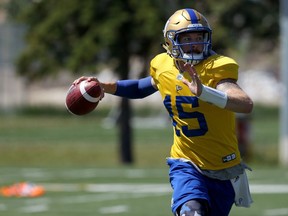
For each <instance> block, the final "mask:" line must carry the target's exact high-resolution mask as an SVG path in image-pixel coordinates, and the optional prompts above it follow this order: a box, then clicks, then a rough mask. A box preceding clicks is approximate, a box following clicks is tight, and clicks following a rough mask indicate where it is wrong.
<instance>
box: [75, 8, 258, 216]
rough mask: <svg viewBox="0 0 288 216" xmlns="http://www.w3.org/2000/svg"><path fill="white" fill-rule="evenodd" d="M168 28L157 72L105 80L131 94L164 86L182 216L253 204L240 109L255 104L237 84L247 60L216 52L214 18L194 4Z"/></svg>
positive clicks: (217, 214) (111, 88) (176, 203)
mask: <svg viewBox="0 0 288 216" xmlns="http://www.w3.org/2000/svg"><path fill="white" fill-rule="evenodd" d="M163 33H164V41H165V43H164V44H163V47H164V48H165V50H166V52H165V53H161V54H158V55H157V56H156V57H154V58H153V59H152V61H151V65H150V76H149V77H146V78H143V79H139V80H118V81H116V82H112V83H105V82H101V86H102V88H103V89H104V92H105V93H108V94H113V95H117V96H120V97H126V98H131V99H133V98H144V97H146V96H148V95H150V94H153V93H154V92H155V91H157V90H158V91H159V92H160V94H161V96H162V102H163V104H164V106H165V108H166V109H167V112H168V114H169V116H170V117H171V120H172V125H173V127H174V141H173V145H172V147H171V155H170V157H169V158H168V159H167V164H168V165H169V167H170V172H169V176H170V183H171V187H172V189H173V195H172V211H173V213H174V215H175V216H196V215H202V216H207V215H213V216H225V215H228V214H229V212H230V210H231V208H232V205H233V203H235V204H236V205H237V206H245V207H248V206H250V204H251V202H252V199H251V196H250V191H249V186H248V180H247V176H246V173H245V169H246V168H247V166H246V165H245V164H244V163H243V162H242V161H241V156H240V153H239V150H238V143H237V137H236V134H235V112H239V113H250V112H251V111H252V109H253V102H252V100H251V99H250V97H249V96H248V95H247V94H246V93H245V92H244V91H243V90H242V89H241V88H240V87H239V85H238V84H237V79H238V67H239V66H238V64H237V63H236V62H235V60H233V59H231V58H229V57H226V56H223V55H220V54H217V53H215V52H214V51H213V50H212V43H211V34H212V30H211V28H210V26H209V23H208V22H207V20H206V18H205V17H204V16H203V15H202V14H201V13H199V12H198V11H196V10H194V9H181V10H178V11H176V12H175V13H174V14H173V15H172V16H171V17H170V18H169V19H168V21H167V23H166V25H165V27H164V30H163ZM85 79H88V80H97V78H94V77H81V78H79V79H78V80H76V81H75V83H79V82H80V81H82V80H85Z"/></svg>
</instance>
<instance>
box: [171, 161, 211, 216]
mask: <svg viewBox="0 0 288 216" xmlns="http://www.w3.org/2000/svg"><path fill="white" fill-rule="evenodd" d="M167 163H168V165H169V166H170V172H169V177H170V183H171V187H172V189H173V195H172V201H171V207H172V212H173V213H174V214H176V211H177V209H179V207H180V206H182V205H183V204H184V203H186V202H188V201H189V200H206V201H207V202H209V201H210V199H209V191H208V189H207V185H206V180H207V177H205V176H203V175H202V174H201V173H200V172H199V171H197V169H196V168H195V167H194V166H193V165H192V164H190V163H187V162H183V161H181V160H178V159H168V160H167Z"/></svg>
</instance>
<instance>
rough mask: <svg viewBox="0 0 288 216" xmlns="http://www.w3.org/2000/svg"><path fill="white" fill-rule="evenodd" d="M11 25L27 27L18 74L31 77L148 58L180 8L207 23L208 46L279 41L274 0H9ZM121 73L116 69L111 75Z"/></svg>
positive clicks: (270, 44) (222, 47)
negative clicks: (194, 11) (210, 33)
mask: <svg viewBox="0 0 288 216" xmlns="http://www.w3.org/2000/svg"><path fill="white" fill-rule="evenodd" d="M6 7H7V8H8V10H9V14H10V18H11V20H13V21H17V22H21V23H23V24H24V25H25V26H27V35H26V40H27V46H26V49H25V50H24V52H23V53H22V55H21V56H20V58H19V61H18V67H17V68H18V72H19V73H20V74H22V75H24V76H28V77H29V78H30V79H32V78H33V79H34V78H39V77H43V76H46V75H49V74H51V73H57V72H59V69H63V68H64V69H69V70H70V71H71V72H74V73H83V71H87V70H88V71H92V72H95V71H97V65H98V64H99V63H101V64H102V63H105V64H107V65H110V66H114V67H116V69H117V66H119V61H121V60H122V57H123V55H128V57H129V56H131V55H140V56H142V57H143V58H148V59H149V58H150V57H151V55H154V54H156V53H158V52H160V51H162V50H161V48H160V46H159V45H160V43H162V29H163V26H164V24H165V22H166V20H167V19H168V18H169V16H170V15H171V14H172V13H173V12H174V11H175V10H177V9H179V8H185V7H192V8H195V9H197V10H199V11H200V12H202V13H203V14H204V15H205V16H206V17H207V18H208V20H209V22H210V24H211V26H212V28H213V30H214V32H213V47H214V49H215V50H216V51H221V52H224V53H225V51H227V50H228V49H229V50H231V49H232V50H235V49H239V46H241V45H243V40H247V41H246V43H247V46H248V48H247V49H253V48H255V47H258V48H259V47H260V46H259V44H262V43H265V46H263V47H264V48H263V49H264V51H268V50H271V48H273V46H275V45H276V44H277V42H278V34H279V23H278V16H279V15H278V11H279V1H278V0H277V1H274V0H263V1H257V0H256V1H255V0H242V1H237V0H230V1H226V0H220V1H203V0H194V1H183V0H182V1H181V0H178V1H176V0H146V1H137V0H122V1H113V0H97V1H94V0H85V1H77V0H49V1H43V0H42V1H41V0H40V1H35V0H22V1H17V0H11V1H9V3H8V5H6ZM117 71H118V72H119V71H120V72H121V69H120V70H116V72H117Z"/></svg>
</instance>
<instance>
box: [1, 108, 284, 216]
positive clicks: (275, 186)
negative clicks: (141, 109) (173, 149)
mask: <svg viewBox="0 0 288 216" xmlns="http://www.w3.org/2000/svg"><path fill="white" fill-rule="evenodd" d="M105 115H106V113H105V112H104V113H101V112H99V113H97V112H96V113H95V114H93V115H89V116H86V117H81V118H79V117H71V116H70V115H68V114H65V113H64V114H63V113H61V112H55V113H54V112H51V111H49V112H43V111H40V112H38V111H36V112H35V111H34V112H32V113H31V112H25V113H24V114H19V113H16V114H11V113H10V114H2V115H1V124H0V176H1V177H0V185H9V184H12V183H15V182H20V181H30V182H33V183H36V184H40V185H43V186H44V187H45V189H46V194H45V195H44V196H43V197H40V198H5V197H0V215H3V216H4V215H5V216H18V215H19V216H20V215H33V216H34V215H35V216H58V215H59V216H65V215H69V216H83V215H85V216H90V215H91V216H92V215H93V216H94V215H99V216H102V215H117V216H124V215H125V216H132V215H133V216H135V215H137V216H142V215H143V216H144V215H145V216H146V215H153V216H166V215H172V214H171V212H170V196H171V189H170V186H169V184H168V177H167V167H166V165H165V157H166V156H167V155H168V153H169V148H170V143H171V140H172V135H171V128H170V127H169V128H166V127H164V128H161V127H159V128H156V129H153V130H151V129H148V128H141V129H140V128H136V129H135V131H134V136H133V137H134V138H133V140H134V144H135V145H134V149H133V151H134V155H135V163H134V164H133V165H130V166H124V165H121V164H119V157H118V152H117V141H118V140H117V135H118V131H117V129H116V128H104V127H102V126H101V125H102V123H103V116H105ZM251 123H252V126H251V128H252V132H251V144H252V147H251V148H252V152H253V154H252V155H253V158H252V159H251V161H250V162H249V164H250V165H251V166H252V168H253V169H254V171H253V172H251V173H248V175H249V179H250V183H251V191H252V195H253V199H254V204H253V205H252V207H251V208H249V209H246V208H236V207H234V208H233V210H232V212H231V215H233V216H238V215H239V216H240V215H247V216H252V215H253V216H254V215H255V216H280V215H288V205H287V203H288V170H287V168H281V167H279V166H277V165H276V161H277V151H278V150H277V144H278V129H279V127H278V112H277V109H270V108H269V109H268V108H259V109H257V111H255V112H254V114H253V116H252V122H251ZM167 124H169V122H168V123H167ZM159 134H160V135H159Z"/></svg>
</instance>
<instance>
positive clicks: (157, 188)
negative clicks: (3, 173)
mask: <svg viewBox="0 0 288 216" xmlns="http://www.w3.org/2000/svg"><path fill="white" fill-rule="evenodd" d="M42 185H43V186H44V187H45V188H46V190H47V191H53V192H63V191H65V192H77V191H87V192H94V193H109V192H110V193H112V192H113V193H154V194H157V193H171V192H172V190H171V188H170V185H169V184H153V183H151V184H149V183H145V184H141V183H131V184H129V183H111V184H63V183H59V184H58V183H43V184H42ZM250 191H251V193H253V194H286V193H288V184H251V185H250Z"/></svg>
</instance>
